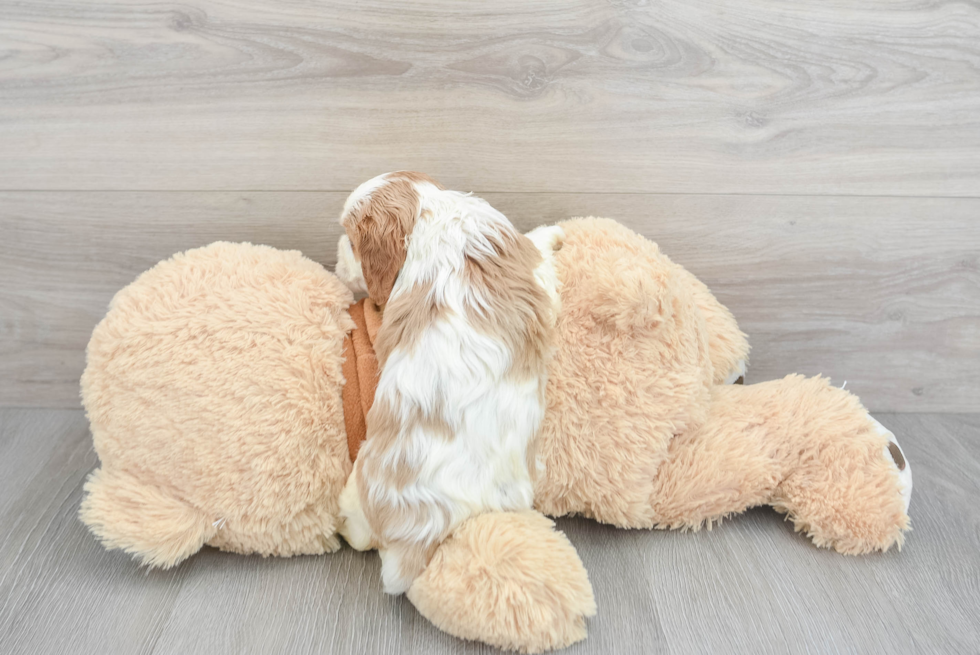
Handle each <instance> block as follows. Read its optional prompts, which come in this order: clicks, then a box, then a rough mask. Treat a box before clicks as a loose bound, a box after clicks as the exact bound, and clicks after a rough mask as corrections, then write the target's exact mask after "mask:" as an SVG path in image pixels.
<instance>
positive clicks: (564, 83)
mask: <svg viewBox="0 0 980 655" xmlns="http://www.w3.org/2000/svg"><path fill="white" fill-rule="evenodd" d="M0 50H2V51H3V65H2V66H0V147H2V150H3V156H2V157H0V188H3V189H8V190H12V189H179V190H212V189H224V190H229V189H259V190H285V189H292V190H297V189H306V190H328V191H329V190H347V189H351V188H353V187H354V186H355V185H356V184H357V183H359V182H360V181H362V180H364V179H366V178H367V177H370V176H372V175H374V174H376V173H379V172H382V171H385V170H391V169H397V168H411V169H418V170H426V171H428V172H430V173H432V174H435V175H436V176H438V177H440V178H443V179H444V180H445V182H447V183H448V184H449V185H451V186H454V187H473V188H479V189H481V190H484V191H490V190H492V191H592V192H651V191H653V192H685V193H701V192H709V193H794V194H800V193H819V194H824V193H837V194H886V195H945V196H976V195H977V193H978V191H980V187H978V179H980V75H978V73H977V70H978V66H980V7H978V5H977V4H976V3H972V2H951V3H950V2H929V3H923V2H895V1H894V0H868V1H866V2H862V3H860V5H859V6H858V5H855V4H853V3H849V2H841V1H839V0H838V1H835V2H818V1H816V0H811V1H804V2H787V1H785V0H742V1H741V2H738V3H735V4H733V3H731V2H728V1H727V0H699V1H695V2H692V1H691V0H664V1H661V2H634V1H632V0H630V1H624V2H606V1H605V0H574V1H572V2H554V1H551V0H499V1H497V2H494V3H492V9H488V6H487V5H485V4H482V3H477V4H473V3H447V2H435V1H427V2H415V3H410V4H407V3H404V2H399V1H398V0H343V1H338V2H325V1H323V0H295V1H293V2H288V3H276V4H275V5H274V6H273V5H270V4H269V3H268V2H265V1H263V0H228V1H225V2H220V3H219V2H208V1H206V0H185V1H183V2H180V3H168V2H163V3H161V2H156V1H153V2H150V1H148V0H95V1H93V2H86V3H83V4H79V3H70V2H62V1H60V0H35V1H32V2H19V1H15V0H2V1H0Z"/></svg>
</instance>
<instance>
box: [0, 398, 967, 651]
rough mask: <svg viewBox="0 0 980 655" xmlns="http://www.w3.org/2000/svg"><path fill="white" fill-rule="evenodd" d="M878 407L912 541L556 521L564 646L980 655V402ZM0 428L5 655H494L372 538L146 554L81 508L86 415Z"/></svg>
mask: <svg viewBox="0 0 980 655" xmlns="http://www.w3.org/2000/svg"><path fill="white" fill-rule="evenodd" d="M878 418H879V420H881V421H882V423H884V424H885V425H886V426H887V427H888V428H889V429H891V430H893V431H894V432H895V433H896V435H897V436H898V437H899V439H900V440H901V443H902V444H903V447H904V448H905V451H906V454H907V456H908V458H909V461H910V462H911V464H912V467H913V471H914V481H915V491H914V496H913V499H912V507H911V510H910V514H911V517H912V523H913V526H914V530H913V531H912V532H911V533H910V534H909V536H908V539H907V540H906V543H905V546H904V547H903V549H902V551H901V552H898V551H897V550H893V551H891V552H888V553H886V554H884V555H872V556H865V557H845V556H843V555H838V554H836V553H833V552H829V551H825V550H818V549H816V548H814V547H813V546H812V545H811V544H810V543H809V542H808V541H807V540H805V539H804V538H803V537H802V536H800V535H798V534H796V533H794V532H793V530H792V528H791V527H790V524H788V523H786V522H784V521H782V520H781V519H780V518H779V517H778V516H777V515H776V514H775V513H774V512H772V511H770V510H768V509H765V508H760V509H756V510H753V511H750V512H748V513H747V514H746V515H745V516H742V517H739V518H737V519H734V520H732V521H729V522H726V523H724V524H722V525H721V527H717V528H715V529H714V530H712V531H710V532H708V531H702V532H700V533H696V534H692V533H679V532H647V531H623V530H617V529H614V528H610V527H606V526H600V525H598V524H596V523H594V522H591V521H587V520H584V519H571V520H562V521H559V527H560V528H561V529H562V530H564V531H565V532H566V534H567V535H568V536H569V538H570V539H571V541H572V543H573V544H574V545H575V546H576V548H577V549H578V551H579V554H580V555H581V557H582V560H583V561H584V563H585V566H586V568H587V569H588V570H589V575H590V578H591V580H592V584H593V586H594V587H595V592H596V600H597V602H598V605H599V613H598V615H597V616H596V617H595V618H593V619H591V620H590V621H589V625H588V628H589V638H588V640H586V641H585V642H584V643H582V644H579V645H577V646H574V647H572V648H571V649H569V650H568V651H567V652H568V653H570V654H571V653H576V654H577V653H596V654H601V655H606V654H610V653H617V654H628V653H752V654H758V653H805V652H806V653H863V654H872V653H885V654H888V655H895V654H900V653H977V652H980V621H978V620H977V617H978V616H980V504H978V502H977V499H978V498H980V416H976V415H938V414H921V415H914V414H905V415H894V414H889V415H879V416H878ZM0 425H2V428H0V429H2V432H0V644H2V645H3V646H2V649H0V650H2V651H3V652H4V653H12V654H13V653H15V654H28V653H31V654H34V653H37V654H48V653H85V654H88V653H99V654H104V655H113V654H116V653H119V654H127V655H128V654H130V653H173V654H175V655H177V654H179V655H189V654H193V653H202V654H203V653H207V654H208V655H222V654H224V653H228V654H231V653H236V654H243V653H290V654H291V655H301V654H303V653H337V654H338V655H339V654H347V653H408V652H417V653H426V654H429V653H433V654H435V653H476V652H480V653H487V652H493V649H491V648H489V647H485V646H481V645H478V644H473V643H466V642H462V641H458V640H456V639H453V638H451V637H448V636H447V635H445V634H443V633H440V632H439V631H438V630H436V629H435V628H434V627H433V626H432V625H430V624H429V623H428V622H427V621H426V620H425V619H423V618H422V617H420V616H419V615H418V613H417V612H416V611H415V609H414V608H413V607H412V606H411V604H410V603H409V602H408V601H406V600H405V599H404V598H403V597H402V598H391V597H389V596H385V595H384V594H383V593H382V592H381V589H380V566H379V564H380V561H379V558H378V556H377V554H376V553H367V554H365V553H357V552H354V551H352V550H350V549H349V548H346V547H345V548H344V549H343V550H341V551H340V552H338V553H336V554H334V555H328V556H322V557H298V558H295V559H261V558H258V557H242V556H239V555H232V554H226V553H220V552H217V551H213V550H205V551H204V552H202V553H200V554H198V555H196V556H195V557H193V558H192V559H191V560H189V561H188V562H186V563H185V564H183V565H181V566H180V567H178V568H177V569H176V570H172V571H166V572H161V571H151V572H147V571H146V570H144V569H140V568H138V567H137V566H136V565H135V564H134V563H133V562H132V561H131V560H130V559H129V558H128V557H127V556H125V555H122V554H120V553H118V552H116V553H107V552H105V551H104V550H102V549H101V548H100V547H99V546H98V545H97V544H96V542H95V541H94V539H93V538H92V537H91V536H90V535H89V534H88V533H87V532H86V530H85V528H84V526H82V524H81V523H80V522H79V521H78V519H77V518H76V512H77V509H78V502H79V497H80V493H81V485H82V482H83V480H84V478H85V476H86V474H87V473H88V472H89V470H90V469H91V468H92V466H93V465H94V464H95V461H96V458H95V455H94V453H93V452H92V447H91V438H90V436H89V434H88V426H87V424H86V421H85V419H84V417H83V416H82V413H81V412H80V411H78V410H43V409H42V410H39V409H22V410H10V409H8V410H0Z"/></svg>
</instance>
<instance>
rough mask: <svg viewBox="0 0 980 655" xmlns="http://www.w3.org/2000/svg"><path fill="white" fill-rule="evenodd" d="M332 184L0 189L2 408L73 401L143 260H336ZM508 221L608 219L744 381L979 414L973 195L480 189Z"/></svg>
mask: <svg viewBox="0 0 980 655" xmlns="http://www.w3.org/2000/svg"><path fill="white" fill-rule="evenodd" d="M345 196H346V194H343V193H296V192H271V193H256V192H242V193H230V192H229V193H225V192H220V193H203V192H201V193H178V192H167V193H164V192H160V193H145V192H131V193H130V192H126V193H123V192H119V193H108V192H85V193H54V192H36V193H20V192H6V193H3V192H0V234H2V235H3V238H2V239H0V406H3V405H6V406H40V407H77V406H78V378H79V376H80V375H81V372H82V368H83V366H84V348H85V344H86V343H87V342H88V338H89V335H90V334H91V331H92V328H93V327H94V326H95V324H96V323H97V322H98V321H99V320H100V319H101V317H102V316H103V315H104V313H105V310H106V307H107V305H108V302H109V300H110V299H111V298H112V295H113V294H114V293H115V292H116V291H117V290H119V289H120V288H122V287H123V286H125V285H126V284H128V283H129V282H131V281H132V280H133V279H135V278H136V276H137V275H139V274H140V273H141V272H142V271H144V270H146V269H148V268H149V267H151V266H153V265H154V264H155V263H156V262H157V261H159V260H161V259H164V258H166V257H168V256H170V255H171V254H173V253H175V252H178V251H180V250H184V249H186V248H191V247H196V246H201V245H205V244H207V243H209V242H211V241H214V240H218V239H223V240H229V241H253V242H256V243H266V244H269V245H273V246H276V247H279V248H296V249H300V250H302V251H303V252H304V253H305V254H306V255H307V256H309V257H311V258H312V259H314V260H316V261H319V262H321V263H323V264H324V265H326V266H328V267H330V268H332V267H333V265H334V261H335V254H334V248H335V244H336V240H337V237H338V235H339V227H338V225H337V221H336V217H337V216H338V215H339V213H340V209H341V206H342V204H343V200H344V198H345ZM485 197H486V198H487V199H488V200H489V201H490V202H492V203H493V204H494V205H495V206H497V207H498V208H499V209H501V210H502V211H503V212H505V213H506V214H507V215H508V216H510V217H511V219H512V220H513V221H514V222H515V224H517V225H518V226H519V227H520V228H521V229H525V230H526V229H530V228H532V227H534V226H536V225H539V224H542V223H547V222H554V221H559V220H563V219H565V218H568V217H570V216H575V215H589V214H593V215H603V216H609V217H612V218H616V219H618V220H620V221H622V222H623V223H625V224H626V225H628V226H630V227H631V228H633V229H635V230H637V231H638V232H640V233H642V234H644V235H645V236H647V237H649V238H651V239H653V240H654V241H657V242H658V243H659V244H660V246H661V248H662V250H663V251H664V252H666V253H667V254H668V255H669V256H670V257H672V258H673V259H674V260H675V261H677V262H679V263H681V264H683V265H684V266H686V267H687V268H688V269H690V270H691V271H692V272H694V273H695V274H696V275H698V276H699V277H700V278H701V279H702V280H704V281H705V282H706V283H707V284H708V285H709V287H710V288H711V289H712V290H713V291H714V292H715V293H716V295H717V296H718V298H719V299H720V300H721V301H722V302H723V303H725V304H726V305H728V307H730V308H731V309H732V311H733V312H734V313H735V316H736V318H737V319H738V321H739V323H740V325H741V326H742V329H743V330H745V331H746V332H747V333H748V334H749V338H750V342H751V343H752V344H753V352H752V356H751V363H750V368H749V378H748V381H749V382H759V381H762V380H767V379H772V378H776V377H782V376H784V375H786V374H788V373H794V372H799V373H805V374H808V375H816V374H820V373H822V374H824V375H828V376H830V377H831V378H832V379H833V380H834V382H835V383H836V384H838V385H839V384H843V382H844V381H845V380H846V381H847V383H848V388H849V389H851V390H853V391H854V392H855V393H857V394H858V395H859V396H860V397H861V398H862V399H863V400H864V402H865V403H866V405H868V406H869V407H870V408H871V409H872V410H880V411H925V410H929V411H980V366H978V353H980V260H978V257H980V220H977V219H978V217H980V200H977V199H923V198H917V199H905V198H854V197H851V198H840V197H836V198H835V197H830V198H825V197H805V198H800V197H786V196H767V197H760V196H697V195H695V196H687V195H665V196H653V195H630V194H519V193H516V194H498V193H490V194H485Z"/></svg>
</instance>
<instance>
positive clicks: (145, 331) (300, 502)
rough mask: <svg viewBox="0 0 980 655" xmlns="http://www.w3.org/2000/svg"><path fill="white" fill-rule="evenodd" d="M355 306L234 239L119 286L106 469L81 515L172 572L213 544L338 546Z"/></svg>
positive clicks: (282, 548)
mask: <svg viewBox="0 0 980 655" xmlns="http://www.w3.org/2000/svg"><path fill="white" fill-rule="evenodd" d="M351 301H352V297H351V293H350V291H348V290H347V289H346V288H345V287H344V286H343V285H342V284H341V283H340V282H339V281H338V280H337V279H336V278H335V277H334V276H333V275H332V274H331V273H328V272H327V271H326V270H324V269H323V267H321V266H320V265H319V264H316V263H314V262H312V261H310V260H308V259H306V258H304V257H303V256H301V255H300V254H299V253H298V252H283V251H279V250H275V249H273V248H268V247H265V246H253V245H250V244H231V243H215V244H212V245H210V246H207V247H205V248H200V249H196V250H190V251H188V252H186V253H182V254H178V255H175V256H174V257H173V258H171V259H168V260H167V261H164V262H161V263H160V264H158V265H157V266H155V267H154V268H152V269H151V270H149V271H147V272H146V273H144V274H143V275H141V276H140V277H139V278H138V279H137V280H136V281H135V282H133V283H132V284H130V285H129V286H128V287H126V288H125V289H123V290H122V291H120V292H119V293H118V294H116V297H115V298H113V300H112V303H111V305H110V309H109V312H108V314H107V315H106V317H105V319H104V320H103V321H102V322H101V323H99V325H98V326H97V327H96V329H95V331H94V333H93V335H92V339H91V342H90V343H89V347H88V352H87V356H88V362H87V366H86V369H85V373H84V375H83V377H82V399H83V403H84V405H85V408H86V410H87V412H88V417H89V420H90V421H91V426H92V434H93V438H94V442H95V449H96V451H97V452H98V454H99V459H100V460H101V468H100V469H99V470H97V471H95V472H94V473H93V474H92V476H91V477H90V478H89V480H88V482H87V484H86V486H85V497H84V499H83V502H82V507H81V512H80V514H81V518H82V520H83V521H84V522H85V523H86V525H88V526H89V528H90V529H91V530H92V532H94V533H95V534H96V536H98V537H99V538H100V539H101V540H102V542H103V544H104V545H105V546H106V547H107V548H121V549H123V550H125V551H127V552H129V553H131V554H133V555H135V556H136V557H138V558H139V559H140V560H141V561H143V562H144V563H146V564H148V565H151V566H160V567H169V566H173V565H174V564H177V563H178V562H180V561H181V560H183V559H185V558H186V557H188V556H189V555H191V554H193V553H194V552H196V551H197V550H198V549H199V548H200V547H201V545H202V544H205V543H207V544H210V545H213V546H217V547H219V548H222V549H226V550H232V551H236V552H240V553H252V552H254V553H261V554H263V555H294V554H300V553H323V552H327V551H332V550H335V549H336V548H338V546H339V542H338V538H337V536H336V534H335V532H336V516H337V510H338V507H337V499H338V496H339V494H340V491H341V489H342V488H343V486H344V483H345V482H346V479H347V476H348V474H349V472H350V468H351V465H350V460H349V458H348V453H347V442H346V435H345V430H344V423H343V416H342V408H341V395H340V392H341V386H342V381H343V378H342V375H341V347H342V341H343V338H344V334H345V333H346V332H347V331H348V330H349V329H351V328H352V327H353V324H352V322H351V320H350V318H349V316H348V314H347V311H346V309H347V307H348V305H350V303H351Z"/></svg>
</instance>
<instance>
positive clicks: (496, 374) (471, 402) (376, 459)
mask: <svg viewBox="0 0 980 655" xmlns="http://www.w3.org/2000/svg"><path fill="white" fill-rule="evenodd" d="M386 179H388V178H387V177H386V176H381V177H380V178H375V179H374V180H370V181H369V182H367V183H365V184H363V185H361V187H359V188H358V189H357V190H356V191H355V192H354V194H352V195H351V197H350V198H349V199H348V202H347V204H346V205H345V214H344V217H343V218H342V221H344V222H347V223H348V224H347V227H348V233H350V231H351V228H350V225H349V221H350V220H351V219H350V216H351V213H352V212H353V211H355V209H356V208H357V207H358V206H360V203H363V202H369V201H370V198H371V196H372V194H374V193H376V192H377V191H378V190H379V189H381V188H382V187H383V186H384V184H385V182H386ZM413 186H414V190H415V193H416V194H417V196H418V209H417V211H418V216H416V217H414V218H415V224H414V228H413V229H412V231H411V234H410V235H409V236H408V239H407V244H406V248H405V261H404V265H403V266H402V267H401V270H400V273H399V274H398V277H397V281H396V282H395V283H394V286H393V288H392V291H391V295H390V298H389V299H388V300H389V303H390V304H391V303H395V302H397V301H398V300H399V299H403V300H404V299H405V298H407V297H408V296H409V294H413V293H416V294H417V293H418V290H419V289H420V288H422V287H424V288H425V289H427V294H429V295H428V296H427V297H428V298H429V300H430V301H432V302H434V303H435V305H437V306H439V307H440V308H442V311H441V313H440V314H439V316H438V318H435V319H434V320H433V321H431V322H430V323H428V324H427V325H425V326H424V328H423V329H422V330H421V332H420V333H418V334H417V335H416V337H417V338H416V339H414V341H413V342H412V343H397V344H395V345H394V347H393V348H392V349H391V351H390V354H388V356H387V358H386V360H385V361H384V362H383V367H382V370H381V375H380V379H379V383H378V388H377V392H376V395H375V405H374V408H373V409H372V413H373V412H375V408H378V407H379V403H380V405H381V406H382V407H384V408H388V409H389V410H390V411H391V412H392V413H393V414H394V419H395V420H396V421H397V425H398V427H397V436H395V437H394V438H393V439H387V440H385V439H377V438H373V436H374V435H373V434H372V428H375V427H377V426H378V425H379V424H380V421H379V420H378V416H372V415H371V414H369V417H368V439H367V441H366V442H365V443H364V445H363V446H362V448H361V450H360V452H359V455H358V460H357V462H356V464H355V471H354V473H352V474H351V477H350V479H349V480H348V484H347V488H346V489H345V490H344V493H343V494H342V496H341V499H340V504H341V515H342V517H343V519H344V525H343V527H342V529H341V532H342V534H343V535H344V536H345V537H346V538H347V540H348V541H349V542H350V543H351V545H352V546H354V547H355V548H370V547H373V546H378V547H379V548H380V550H381V557H382V578H383V581H384V588H385V591H386V592H388V593H395V594H397V593H402V592H404V591H407V590H408V588H409V587H410V586H411V583H412V581H413V579H414V577H415V576H416V575H417V574H418V573H419V572H420V571H419V570H418V567H417V566H416V567H413V566H412V564H411V563H408V560H410V559H412V558H413V557H415V558H417V557H418V553H417V552H415V551H417V550H418V549H421V550H423V551H426V550H427V549H428V550H429V551H431V548H433V547H434V546H435V545H437V544H438V543H439V542H441V541H442V540H443V539H445V537H446V536H448V535H449V534H450V533H451V532H452V531H453V529H455V527H456V526H458V525H459V524H460V523H461V522H462V521H464V520H465V519H467V518H469V517H471V516H473V515H475V514H478V513H481V512H485V511H502V510H520V509H526V508H530V507H531V505H532V501H533V479H532V476H533V474H534V473H535V472H533V471H529V470H528V449H529V448H530V447H531V444H532V440H533V439H534V437H535V435H536V433H537V431H538V428H539V426H540V424H541V420H542V418H543V415H544V386H545V384H546V379H545V377H546V376H545V374H544V370H546V366H545V365H542V366H540V367H539V368H538V369H535V370H537V371H538V372H537V373H536V374H535V375H531V376H525V377H521V376H519V375H515V374H514V371H515V353H514V352H512V350H511V349H510V348H509V347H508V345H507V343H506V342H505V341H504V340H502V339H500V338H497V336H496V335H494V334H492V333H488V332H487V330H485V329H484V330H481V329H479V328H478V327H477V326H475V325H474V324H472V322H471V321H470V320H469V319H468V317H471V316H473V315H474V314H473V312H474V311H476V312H484V313H486V312H492V311H495V307H499V306H500V304H499V302H496V303H495V302H492V301H493V300H494V299H491V298H486V297H483V296H482V295H481V294H483V293H485V291H483V290H481V289H480V288H477V287H476V286H474V285H472V284H470V281H469V278H468V276H467V274H466V265H467V261H466V260H467V258H491V257H495V256H497V254H498V252H497V250H498V249H499V244H500V243H501V240H500V237H501V235H509V234H511V233H513V234H514V235H516V238H517V239H523V238H525V237H521V236H520V235H517V234H516V231H514V228H513V226H512V225H511V224H510V222H509V221H508V220H507V219H506V217H504V216H503V214H501V213H500V212H498V211H497V210H495V209H494V208H493V207H491V206H490V205H489V204H488V203H486V202H485V201H483V200H481V199H480V198H477V197H474V196H471V195H467V194H462V193H459V192H455V191H446V190H443V189H441V188H439V187H437V186H435V185H434V184H431V183H428V182H424V181H423V182H420V181H415V182H413ZM530 236H531V239H532V241H533V243H534V245H535V246H536V247H537V248H538V250H539V251H540V252H541V254H542V255H543V260H542V261H540V263H538V264H537V266H536V267H535V268H534V270H533V276H534V280H536V283H537V284H538V285H539V287H540V289H541V290H542V291H543V292H544V294H542V298H543V299H544V300H543V303H544V304H545V305H548V306H546V307H542V308H541V309H542V315H543V316H545V317H546V321H547V322H548V323H549V324H548V325H547V327H548V328H549V329H550V328H551V327H553V321H554V304H555V303H557V298H558V281H557V276H556V274H555V270H554V264H553V252H554V250H556V249H557V248H558V247H560V245H561V241H562V239H563V237H564V235H563V232H562V230H561V228H559V227H551V228H545V229H539V230H535V232H534V233H532V234H531V235H530ZM339 250H340V251H342V252H340V253H339V257H338V262H339V263H338V275H339V276H340V277H341V279H343V280H344V281H345V282H347V283H348V284H351V285H352V288H353V285H354V284H359V283H362V282H363V276H361V275H359V272H360V266H359V265H357V266H355V264H357V257H356V256H355V254H354V250H353V249H352V248H351V244H350V242H349V241H347V240H346V237H344V238H342V239H341V244H340V245H339ZM340 262H343V264H342V265H341V263H340ZM342 267H343V268H342ZM341 270H342V271H343V274H342V275H341ZM365 286H366V285H365ZM497 300H498V301H499V299H497ZM491 318H492V317H491ZM387 322H388V316H387V315H386V316H385V319H384V321H383V323H382V327H381V330H382V331H384V330H385V329H386V323H387ZM379 340H380V332H379ZM379 411H383V410H379ZM420 416H423V417H429V419H434V420H435V421H437V422H438V423H439V424H441V425H444V426H448V427H449V428H450V429H451V431H452V435H451V437H449V438H447V436H446V435H445V434H434V433H433V431H432V430H431V429H430V427H429V426H430V425H431V422H430V421H429V420H424V421H420V420H419V417H420ZM406 475H408V476H409V477H408V478H407V479H406V478H405V476H406ZM396 479H400V482H398V483H396V482H395V481H396ZM362 485H363V486H362ZM365 505H370V507H367V508H366V507H364V506H365ZM365 508H366V509H368V510H369V511H368V512H365V511H364V510H365ZM379 516H384V517H385V518H384V520H380V519H379V518H378V517H379ZM372 518H373V520H371V519H372ZM410 551H411V552H410Z"/></svg>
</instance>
